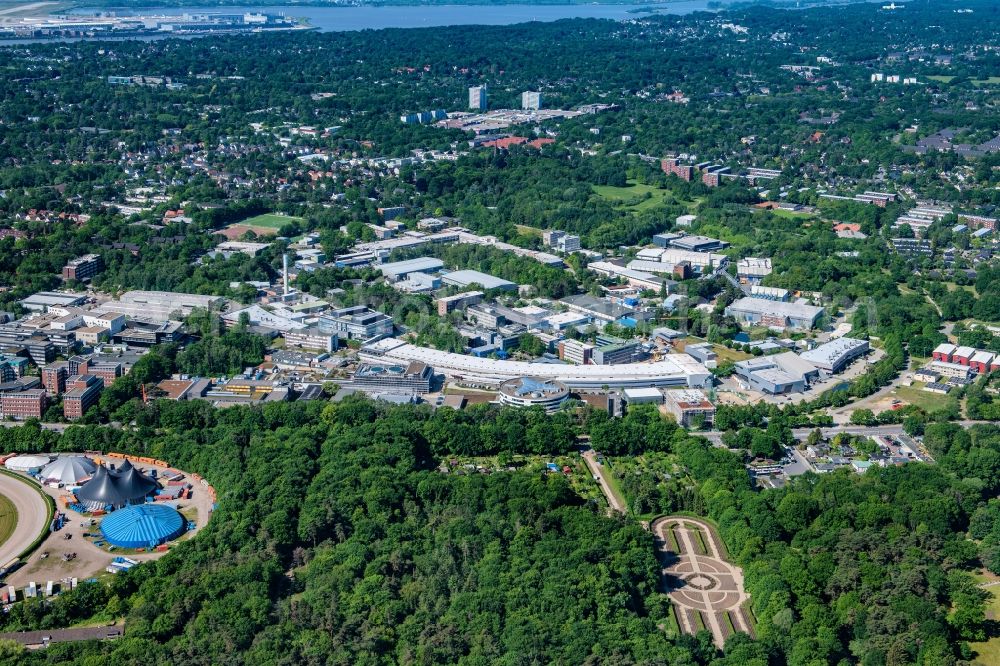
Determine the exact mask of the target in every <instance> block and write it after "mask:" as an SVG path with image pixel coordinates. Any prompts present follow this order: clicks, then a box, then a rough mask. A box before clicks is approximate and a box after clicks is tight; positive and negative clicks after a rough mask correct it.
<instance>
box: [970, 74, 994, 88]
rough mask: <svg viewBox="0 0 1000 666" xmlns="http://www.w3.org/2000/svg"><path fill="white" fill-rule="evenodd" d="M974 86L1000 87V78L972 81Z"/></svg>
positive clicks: (992, 77)
mask: <svg viewBox="0 0 1000 666" xmlns="http://www.w3.org/2000/svg"><path fill="white" fill-rule="evenodd" d="M972 85H974V86H995V85H1000V76H991V77H989V78H986V79H972Z"/></svg>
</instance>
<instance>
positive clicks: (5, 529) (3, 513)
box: [0, 495, 17, 545]
mask: <svg viewBox="0 0 1000 666" xmlns="http://www.w3.org/2000/svg"><path fill="white" fill-rule="evenodd" d="M15 525H17V509H16V508H15V507H14V503H13V502H11V501H10V498H9V497H7V496H6V495H0V545H3V544H4V543H6V541H7V539H9V538H10V535H11V534H12V533H13V532H14V526H15Z"/></svg>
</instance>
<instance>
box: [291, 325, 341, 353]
mask: <svg viewBox="0 0 1000 666" xmlns="http://www.w3.org/2000/svg"><path fill="white" fill-rule="evenodd" d="M282 337H284V338H285V346H286V347H297V348H299V349H317V350H320V351H325V352H327V353H330V352H332V351H336V349H337V346H338V339H337V334H336V333H324V332H322V331H321V330H319V327H318V326H310V327H309V328H303V329H300V330H297V331H285V332H284V333H283V334H282Z"/></svg>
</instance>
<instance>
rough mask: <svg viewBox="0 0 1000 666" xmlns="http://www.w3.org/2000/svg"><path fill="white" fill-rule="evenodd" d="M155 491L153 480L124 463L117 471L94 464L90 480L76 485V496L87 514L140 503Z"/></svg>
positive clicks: (155, 485) (126, 462)
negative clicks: (95, 466)
mask: <svg viewBox="0 0 1000 666" xmlns="http://www.w3.org/2000/svg"><path fill="white" fill-rule="evenodd" d="M156 488H157V484H156V481H154V480H153V479H151V478H149V477H148V476H145V475H143V474H142V473H141V472H139V470H137V469H135V468H134V467H132V463H130V462H128V461H127V460H126V461H125V462H124V463H122V465H121V466H120V467H119V468H118V469H117V470H109V469H108V468H107V467H105V466H103V465H98V467H97V471H95V472H94V476H93V477H91V479H90V481H88V482H87V483H85V484H83V485H82V486H80V489H79V490H78V491H76V497H77V499H79V500H80V502H81V503H82V504H84V505H85V506H86V507H87V508H88V509H90V510H91V511H96V510H99V509H104V508H106V507H108V506H110V507H111V508H113V509H120V508H121V507H123V506H128V505H129V504H143V503H145V501H146V496H147V495H149V494H150V493H152V492H153V491H154V490H155V489H156Z"/></svg>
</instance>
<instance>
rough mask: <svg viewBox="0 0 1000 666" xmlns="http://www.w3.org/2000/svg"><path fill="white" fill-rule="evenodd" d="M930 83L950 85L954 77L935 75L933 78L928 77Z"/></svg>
mask: <svg viewBox="0 0 1000 666" xmlns="http://www.w3.org/2000/svg"><path fill="white" fill-rule="evenodd" d="M927 78H928V79H930V80H931V81H937V82H938V83H951V82H952V81H954V80H955V77H954V76H944V75H942V74H935V75H933V76H928V77H927Z"/></svg>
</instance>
